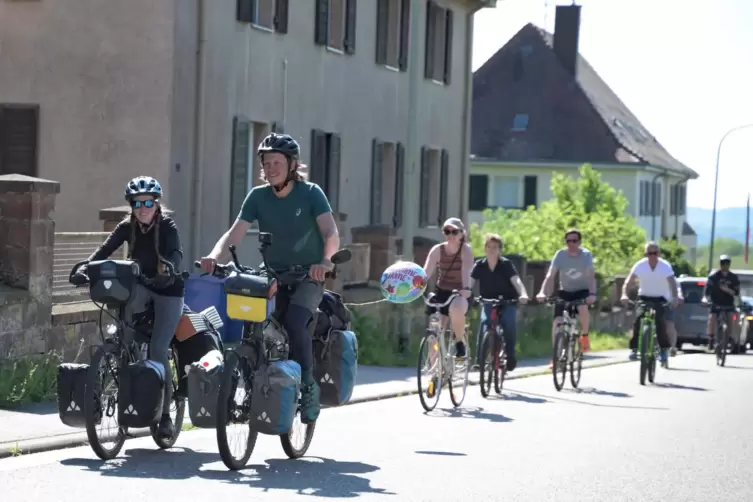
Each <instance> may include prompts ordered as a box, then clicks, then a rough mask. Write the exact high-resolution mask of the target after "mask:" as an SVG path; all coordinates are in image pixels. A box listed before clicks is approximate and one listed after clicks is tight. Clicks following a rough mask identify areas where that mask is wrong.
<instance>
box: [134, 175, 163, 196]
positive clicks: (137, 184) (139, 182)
mask: <svg viewBox="0 0 753 502" xmlns="http://www.w3.org/2000/svg"><path fill="white" fill-rule="evenodd" d="M137 195H152V196H154V197H155V198H156V199H159V198H160V197H162V185H160V184H159V181H157V180H156V179H154V178H152V177H151V176H137V177H136V178H133V179H132V180H131V181H129V182H128V184H127V185H126V189H125V199H126V200H131V198H133V197H136V196H137Z"/></svg>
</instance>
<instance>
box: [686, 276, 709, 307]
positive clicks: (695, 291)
mask: <svg viewBox="0 0 753 502" xmlns="http://www.w3.org/2000/svg"><path fill="white" fill-rule="evenodd" d="M680 288H682V296H683V298H685V303H701V299H702V298H703V290H704V289H706V283H705V282H695V281H693V282H689V281H682V282H681V283H680Z"/></svg>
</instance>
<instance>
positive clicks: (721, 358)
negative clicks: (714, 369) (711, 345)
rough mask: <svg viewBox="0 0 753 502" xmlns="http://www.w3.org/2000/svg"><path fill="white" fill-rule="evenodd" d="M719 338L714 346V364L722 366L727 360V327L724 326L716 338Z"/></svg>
mask: <svg viewBox="0 0 753 502" xmlns="http://www.w3.org/2000/svg"><path fill="white" fill-rule="evenodd" d="M717 339H718V340H719V342H718V344H717V346H716V364H717V365H718V366H721V367H724V364H725V363H726V362H727V343H728V341H727V327H726V326H724V327H723V329H722V333H721V335H720V336H719V337H718V338H717Z"/></svg>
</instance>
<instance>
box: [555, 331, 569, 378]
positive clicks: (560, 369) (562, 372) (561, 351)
mask: <svg viewBox="0 0 753 502" xmlns="http://www.w3.org/2000/svg"><path fill="white" fill-rule="evenodd" d="M566 342H567V340H566V336H565V333H563V332H562V331H558V332H557V335H556V336H555V338H554V348H553V349H552V377H553V378H554V388H555V389H557V391H561V390H562V387H563V386H564V385H565V378H566V377H567V343H566Z"/></svg>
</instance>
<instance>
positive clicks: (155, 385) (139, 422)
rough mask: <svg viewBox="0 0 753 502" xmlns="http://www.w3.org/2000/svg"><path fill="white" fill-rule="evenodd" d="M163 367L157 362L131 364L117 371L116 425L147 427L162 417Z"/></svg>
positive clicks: (146, 361) (147, 361) (145, 361)
mask: <svg viewBox="0 0 753 502" xmlns="http://www.w3.org/2000/svg"><path fill="white" fill-rule="evenodd" d="M164 386H165V368H164V367H163V366H162V364H160V363H158V362H157V361H151V360H148V359H147V360H144V361H138V362H135V363H131V364H129V365H128V366H126V367H125V368H123V369H122V370H121V371H120V382H119V384H118V425H120V426H121V427H132V428H136V429H138V428H141V427H149V426H150V425H152V424H153V423H155V422H157V420H159V418H160V416H161V415H162V400H163V390H164Z"/></svg>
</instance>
